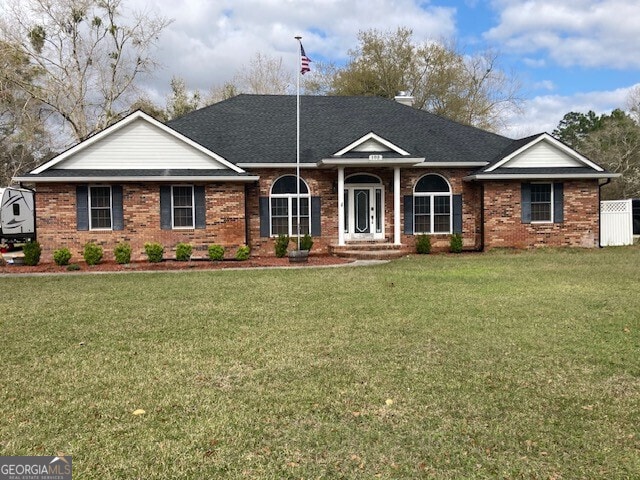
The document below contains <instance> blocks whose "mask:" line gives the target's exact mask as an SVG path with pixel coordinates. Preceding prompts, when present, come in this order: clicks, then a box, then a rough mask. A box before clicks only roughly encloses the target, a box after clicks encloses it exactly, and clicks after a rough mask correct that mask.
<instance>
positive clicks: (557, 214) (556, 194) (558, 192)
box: [553, 183, 564, 223]
mask: <svg viewBox="0 0 640 480" xmlns="http://www.w3.org/2000/svg"><path fill="white" fill-rule="evenodd" d="M562 222H564V185H563V184H562V183H554V184H553V223H562Z"/></svg>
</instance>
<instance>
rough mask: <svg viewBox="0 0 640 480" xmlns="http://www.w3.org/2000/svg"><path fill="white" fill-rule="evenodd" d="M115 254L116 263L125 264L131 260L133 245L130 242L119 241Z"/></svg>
mask: <svg viewBox="0 0 640 480" xmlns="http://www.w3.org/2000/svg"><path fill="white" fill-rule="evenodd" d="M113 255H114V257H116V263H119V264H120V265H124V264H127V263H130V262H131V245H129V244H128V243H119V244H118V245H116V248H114V249H113Z"/></svg>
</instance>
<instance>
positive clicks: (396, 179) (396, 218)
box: [393, 167, 401, 245]
mask: <svg viewBox="0 0 640 480" xmlns="http://www.w3.org/2000/svg"><path fill="white" fill-rule="evenodd" d="M393 243H394V244H395V245H400V244H401V240H400V167H395V168H394V169H393Z"/></svg>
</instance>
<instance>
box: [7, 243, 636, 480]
mask: <svg viewBox="0 0 640 480" xmlns="http://www.w3.org/2000/svg"><path fill="white" fill-rule="evenodd" d="M639 265H640V250H639V249H638V248H637V247H633V248H620V249H606V250H597V251H576V250H571V251H558V250H552V251H538V252H526V253H515V254H514V253H508V252H496V253H492V254H483V255H462V256H421V257H411V258H407V259H402V260H399V261H395V262H393V263H391V264H388V265H385V266H378V267H367V268H341V269H306V270H268V271H239V272H237V271H236V272H230V271H215V272H188V273H154V274H144V273H132V274H126V275H95V276H48V277H37V278H24V277H17V278H15V277H14V278H2V279H0V291H2V292H3V293H2V305H4V312H3V314H2V316H1V319H0V327H1V329H2V337H1V340H0V364H1V365H2V368H1V370H0V418H1V419H2V422H0V455H52V454H56V453H65V454H70V455H73V461H74V477H75V476H77V477H78V478H96V479H97V478H100V479H110V478H144V479H154V478H267V479H270V478H273V479H276V478H363V479H364V478H437V479H454V478H526V479H532V478H534V479H535V478H541V479H542V478H544V479H579V478H589V479H593V478H603V479H605V478H606V479H617V478H638V475H640V455H639V450H640V432H639V429H638V426H639V425H640V409H639V406H640V402H639V400H640V355H639V352H640V294H639V293H640V270H639ZM136 409H143V410H145V413H144V414H143V415H139V416H136V415H133V414H132V412H134V411H135V410H136Z"/></svg>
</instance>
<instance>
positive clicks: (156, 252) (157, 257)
mask: <svg viewBox="0 0 640 480" xmlns="http://www.w3.org/2000/svg"><path fill="white" fill-rule="evenodd" d="M144 253H146V254H147V260H149V262H151V263H159V262H161V261H162V258H163V256H164V247H163V246H162V245H160V244H159V243H155V242H153V243H145V244H144Z"/></svg>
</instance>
